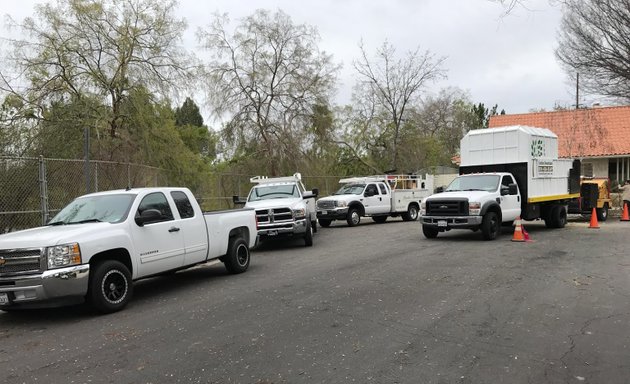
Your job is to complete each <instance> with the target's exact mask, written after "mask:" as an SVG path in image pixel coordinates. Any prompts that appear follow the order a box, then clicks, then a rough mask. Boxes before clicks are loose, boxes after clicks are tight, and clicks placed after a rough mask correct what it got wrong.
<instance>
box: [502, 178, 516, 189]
mask: <svg viewBox="0 0 630 384" xmlns="http://www.w3.org/2000/svg"><path fill="white" fill-rule="evenodd" d="M510 184H514V180H512V176H508V175H505V176H503V179H502V180H501V185H504V186H506V187H509V186H510Z"/></svg>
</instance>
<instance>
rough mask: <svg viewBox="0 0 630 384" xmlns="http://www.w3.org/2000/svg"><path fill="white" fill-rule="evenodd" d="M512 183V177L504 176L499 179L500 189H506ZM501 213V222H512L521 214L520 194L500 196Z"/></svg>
mask: <svg viewBox="0 0 630 384" xmlns="http://www.w3.org/2000/svg"><path fill="white" fill-rule="evenodd" d="M512 183H515V181H514V179H513V178H512V176H509V175H504V176H503V177H502V178H501V186H500V188H501V189H505V188H508V186H509V185H510V184H512ZM501 212H502V215H503V221H513V220H515V219H516V218H517V217H518V216H520V214H521V197H520V194H516V195H510V194H503V193H502V194H501Z"/></svg>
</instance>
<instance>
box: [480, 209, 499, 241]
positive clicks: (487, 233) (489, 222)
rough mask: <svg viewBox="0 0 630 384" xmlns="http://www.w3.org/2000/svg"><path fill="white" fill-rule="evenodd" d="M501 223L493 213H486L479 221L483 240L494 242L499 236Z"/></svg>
mask: <svg viewBox="0 0 630 384" xmlns="http://www.w3.org/2000/svg"><path fill="white" fill-rule="evenodd" d="M500 228H501V223H499V216H498V215H497V214H496V213H494V212H488V213H486V214H485V215H484V216H483V220H482V221H481V234H482V235H483V239H484V240H494V239H496V238H497V236H499V230H500Z"/></svg>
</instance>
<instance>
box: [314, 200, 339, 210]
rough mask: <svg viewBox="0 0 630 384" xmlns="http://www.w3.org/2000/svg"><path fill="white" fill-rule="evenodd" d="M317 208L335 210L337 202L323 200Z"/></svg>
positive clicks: (318, 203)
mask: <svg viewBox="0 0 630 384" xmlns="http://www.w3.org/2000/svg"><path fill="white" fill-rule="evenodd" d="M317 208H320V209H335V201H333V200H322V201H318V202H317Z"/></svg>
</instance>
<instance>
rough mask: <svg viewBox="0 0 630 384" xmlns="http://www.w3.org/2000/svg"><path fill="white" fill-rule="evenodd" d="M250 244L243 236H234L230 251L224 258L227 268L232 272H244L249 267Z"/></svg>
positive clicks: (231, 240)
mask: <svg viewBox="0 0 630 384" xmlns="http://www.w3.org/2000/svg"><path fill="white" fill-rule="evenodd" d="M249 261H250V254H249V246H248V244H247V242H246V241H245V239H243V238H242V237H232V238H231V239H230V245H229V246H228V253H227V255H225V256H224V258H223V264H225V269H227V270H228V272H230V273H232V274H237V273H243V272H245V271H247V268H249Z"/></svg>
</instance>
